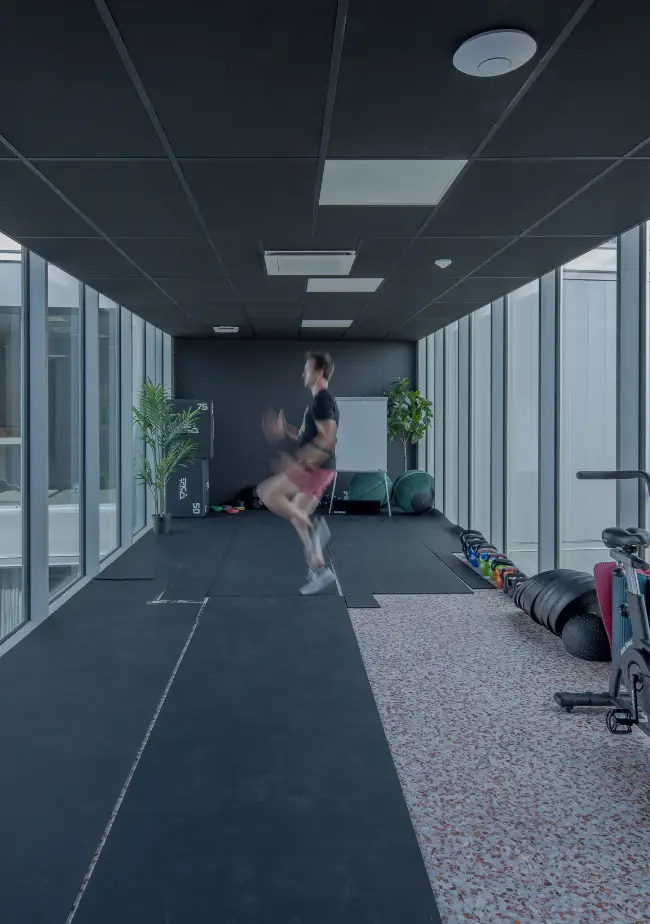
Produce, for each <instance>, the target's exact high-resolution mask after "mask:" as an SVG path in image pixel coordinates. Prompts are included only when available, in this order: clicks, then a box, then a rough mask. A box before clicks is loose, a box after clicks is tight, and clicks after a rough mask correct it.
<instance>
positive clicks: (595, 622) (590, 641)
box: [562, 613, 611, 661]
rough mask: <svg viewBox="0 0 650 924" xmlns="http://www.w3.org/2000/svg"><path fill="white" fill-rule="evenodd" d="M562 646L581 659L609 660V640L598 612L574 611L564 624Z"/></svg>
mask: <svg viewBox="0 0 650 924" xmlns="http://www.w3.org/2000/svg"><path fill="white" fill-rule="evenodd" d="M562 641H563V642H564V647H565V648H566V650H567V651H568V652H569V654H571V655H573V657H574V658H580V659H581V660H582V661H609V660H611V652H610V648H609V641H608V639H607V633H606V632H605V627H604V625H603V621H602V619H601V618H600V614H596V613H576V614H574V615H573V616H571V618H570V619H568V620H567V621H566V623H565V624H564V629H563V630H562Z"/></svg>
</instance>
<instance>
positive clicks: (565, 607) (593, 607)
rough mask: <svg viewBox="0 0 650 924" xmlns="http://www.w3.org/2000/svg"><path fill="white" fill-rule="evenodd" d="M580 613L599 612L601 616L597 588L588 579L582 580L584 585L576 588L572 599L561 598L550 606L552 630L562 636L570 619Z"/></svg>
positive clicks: (550, 625)
mask: <svg viewBox="0 0 650 924" xmlns="http://www.w3.org/2000/svg"><path fill="white" fill-rule="evenodd" d="M567 598H568V594H567ZM580 613H597V614H598V616H600V607H599V606H598V595H597V593H596V588H595V587H594V586H593V585H592V586H589V583H588V582H587V581H584V582H582V586H576V587H575V588H574V590H573V597H572V598H571V599H570V600H569V599H566V598H565V599H562V598H560V599H559V600H557V601H556V603H555V604H554V605H552V606H551V607H550V609H549V613H548V616H547V620H548V627H549V629H550V631H551V632H553V633H554V635H559V636H561V635H562V632H563V631H564V627H565V625H566V624H567V622H568V621H569V619H571V617H572V616H575V615H577V614H580Z"/></svg>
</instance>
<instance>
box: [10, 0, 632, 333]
mask: <svg viewBox="0 0 650 924" xmlns="http://www.w3.org/2000/svg"><path fill="white" fill-rule="evenodd" d="M3 9H4V12H5V14H6V15H5V16H4V17H3V29H2V32H1V33H0V51H1V55H2V57H1V60H2V63H3V70H4V74H5V83H6V87H7V89H6V92H5V93H4V94H3V98H2V103H1V106H0V112H1V113H2V115H1V118H0V133H1V138H2V140H3V141H4V147H2V146H0V229H1V230H2V231H4V232H5V233H6V234H9V235H10V236H11V237H13V238H15V239H17V240H19V241H20V242H21V243H24V244H25V246H27V247H30V248H31V249H32V250H35V251H36V252H38V253H40V254H42V255H43V256H44V257H46V258H47V259H49V260H51V261H52V262H53V263H55V264H57V265H58V266H60V267H62V268H63V269H65V270H67V271H68V272H70V273H72V274H73V275H75V276H76V277H78V278H80V279H82V280H84V281H86V282H88V283H89V284H90V285H91V286H93V287H94V288H96V289H98V290H99V291H100V292H102V293H104V294H105V295H107V296H108V297H110V298H114V299H115V300H117V301H119V302H120V303H121V304H123V305H126V306H127V307H128V308H131V309H132V310H134V311H135V312H137V313H138V314H140V315H142V316H143V317H145V318H146V319H147V320H150V321H152V322H154V323H156V324H158V325H159V326H160V327H162V328H163V329H165V330H167V331H168V332H169V333H171V334H174V335H176V336H185V335H196V334H199V335H201V334H206V333H209V332H210V331H211V329H212V327H213V325H218V324H234V325H239V326H240V327H241V334H242V335H243V336H261V337H278V336H286V337H297V336H300V324H301V320H302V319H312V320H315V319H328V318H331V319H341V318H346V319H350V318H353V319H354V324H353V325H352V327H350V328H349V330H348V331H347V332H345V334H342V335H341V336H345V337H346V338H348V339H352V338H364V339H365V338H369V339H374V338H380V339H382V338H388V339H408V340H415V339H419V338H420V337H422V336H424V335H426V334H428V333H431V332H432V331H433V330H436V329H437V328H439V327H440V326H442V325H443V324H446V323H448V322H449V321H450V320H451V319H453V318H454V317H459V316H462V315H463V314H466V313H467V312H469V311H471V310H473V309H474V308H476V307H478V306H480V305H482V304H484V303H486V302H487V301H489V300H491V299H493V298H495V297H498V296H499V295H502V294H505V293H506V292H509V291H512V290H513V289H516V288H518V287H519V286H521V285H523V284H524V283H525V282H527V281H528V280H529V279H531V278H534V277H536V276H538V275H540V274H542V273H544V272H546V271H548V270H550V269H553V268H554V267H555V266H557V265H559V264H561V263H563V262H566V261H568V260H569V259H571V258H573V257H575V256H577V255H579V254H580V253H583V252H585V251H587V250H589V249H590V248H592V247H594V246H596V245H597V244H598V243H600V242H602V241H604V240H607V239H609V238H610V237H612V236H613V235H614V234H616V233H617V232H620V231H622V230H625V229H626V228H629V227H631V226H632V225H634V224H637V223H639V222H641V221H643V220H645V219H646V218H647V217H649V216H650V107H649V106H648V104H647V73H648V65H647V60H648V58H647V36H648V34H649V32H650V4H648V3H647V2H645V0H629V2H624V3H620V4H615V3H612V2H611V0H592V2H589V0H584V2H582V3H579V2H578V0H526V2H520V0H455V2H454V3H449V2H448V0H445V2H441V0H428V2H423V0H401V2H399V3H395V2H394V0H348V2H343V0H339V2H338V3H337V2H336V0H282V2H281V3H276V4H269V3H267V2H261V0H237V2H234V3H228V4H226V3H208V2H206V0H186V2H185V3H184V4H181V3H179V2H178V0H174V2H171V0H95V2H94V3H93V2H91V0H66V2H65V3H61V4H52V3H48V2H46V0H11V2H9V4H8V6H7V4H5V7H4V8H3ZM499 27H506V28H519V29H523V30H525V31H527V32H529V33H530V34H531V35H532V36H533V37H534V38H535V39H536V41H537V43H538V53H537V55H536V57H535V58H534V59H533V60H532V61H531V62H530V63H529V64H528V65H527V66H525V67H523V68H521V69H520V70H517V71H515V72H513V73H512V74H510V75H506V76H503V77H498V78H495V79H489V80H480V79H474V78H471V77H467V76H464V75H463V74H460V73H459V72H457V71H456V70H455V69H454V68H453V66H452V56H453V54H454V52H455V50H456V48H457V47H458V46H459V45H460V44H461V42H463V41H464V40H465V39H466V38H468V37H470V36H471V35H473V34H476V33H478V32H481V31H484V30H488V29H494V28H499ZM326 158H330V159H336V158H346V159H354V158H364V159H383V158H386V159H429V158H431V159H435V158H437V159H468V161H469V162H468V165H467V167H466V168H465V170H464V171H463V172H462V173H461V175H460V177H459V178H458V179H457V180H456V182H455V183H454V184H453V185H452V187H451V189H450V190H449V191H448V193H447V194H446V195H445V197H444V198H443V200H442V202H441V203H440V205H439V206H438V207H436V208H430V207H425V208H422V207H393V208H390V207H378V206H375V207H336V206H327V207H320V208H319V207H318V198H319V192H320V181H321V177H322V171H323V165H324V161H325V159H326ZM264 248H270V249H278V250H298V249H303V250H304V249H311V250H313V249H325V250H327V249H348V248H356V249H358V257H357V260H356V262H355V265H354V267H353V271H352V275H353V276H372V277H376V276H379V277H384V278H385V281H384V283H383V284H382V285H381V286H380V288H379V289H378V291H377V292H376V293H374V294H371V295H368V294H354V295H349V294H338V295H337V294H307V293H306V291H305V290H306V284H305V280H303V279H299V278H268V277H267V276H266V273H265V270H264V266H263V261H262V251H263V250H264ZM440 257H448V258H450V259H452V261H453V262H452V265H451V266H450V267H449V269H447V270H444V271H443V270H440V269H438V268H437V267H436V266H435V264H434V261H435V260H436V259H438V258H440ZM309 334H310V337H313V335H314V332H313V331H310V332H309ZM330 336H331V335H330Z"/></svg>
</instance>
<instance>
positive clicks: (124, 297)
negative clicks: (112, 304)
mask: <svg viewBox="0 0 650 924" xmlns="http://www.w3.org/2000/svg"><path fill="white" fill-rule="evenodd" d="M92 288H93V289H96V290H97V291H98V292H101V293H102V295H106V296H107V297H108V298H111V299H113V300H114V301H116V302H118V303H119V304H120V305H124V307H125V308H131V307H132V306H134V305H138V306H140V305H162V304H164V303H165V296H166V295H167V296H168V295H169V293H168V291H167V290H165V291H161V290H160V289H159V288H158V287H157V286H156V285H154V283H153V282H149V280H148V279H93V280H92ZM162 288H163V289H164V286H163V287H162ZM170 305H171V300H170Z"/></svg>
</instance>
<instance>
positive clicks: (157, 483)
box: [132, 379, 200, 535]
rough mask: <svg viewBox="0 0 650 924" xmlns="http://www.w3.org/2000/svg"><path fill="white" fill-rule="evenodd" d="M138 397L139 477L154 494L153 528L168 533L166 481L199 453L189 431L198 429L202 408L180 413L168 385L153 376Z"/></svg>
mask: <svg viewBox="0 0 650 924" xmlns="http://www.w3.org/2000/svg"><path fill="white" fill-rule="evenodd" d="M138 401H139V407H134V408H133V409H132V410H133V422H134V423H135V424H136V426H138V427H139V429H140V433H141V436H142V440H143V442H144V445H145V454H143V455H141V456H140V467H139V468H138V470H137V471H136V478H137V479H138V481H139V482H140V484H144V485H146V487H148V488H149V490H150V491H151V495H152V497H153V503H154V513H153V517H152V521H153V531H154V532H155V533H163V534H165V535H166V534H167V533H169V529H170V524H171V516H170V515H169V514H168V513H167V484H168V483H169V479H170V478H171V476H172V475H173V474H174V472H176V471H178V469H180V468H184V467H185V466H187V465H189V464H190V463H191V462H193V461H194V460H195V459H196V457H197V450H198V444H197V442H196V440H194V439H191V438H190V437H189V436H188V434H189V433H191V432H192V431H194V432H196V422H197V418H198V417H199V414H200V411H199V409H198V408H193V409H191V410H188V411H182V412H180V413H177V412H176V411H175V410H174V409H173V406H172V403H171V400H170V396H169V393H168V391H167V389H166V388H165V386H164V385H154V384H153V382H152V381H151V379H147V380H146V381H145V382H143V383H142V388H141V389H140V394H139V396H138ZM147 450H148V455H147Z"/></svg>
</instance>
